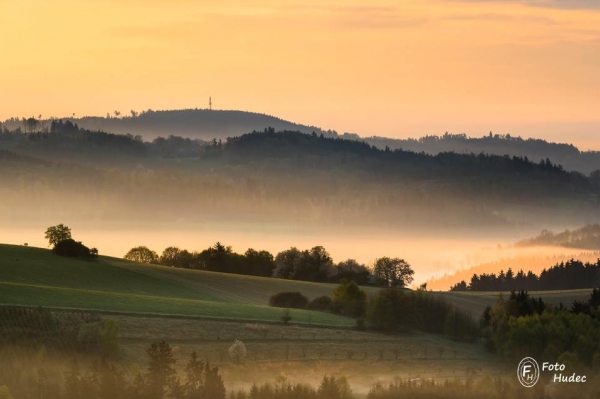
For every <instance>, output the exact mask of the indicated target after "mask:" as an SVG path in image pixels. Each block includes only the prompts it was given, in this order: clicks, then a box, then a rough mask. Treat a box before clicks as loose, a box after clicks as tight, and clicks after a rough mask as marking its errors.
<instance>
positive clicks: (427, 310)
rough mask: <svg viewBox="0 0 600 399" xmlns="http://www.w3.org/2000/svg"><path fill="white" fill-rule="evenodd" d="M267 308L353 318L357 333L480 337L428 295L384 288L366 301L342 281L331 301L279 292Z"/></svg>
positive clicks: (460, 338)
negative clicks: (375, 332)
mask: <svg viewBox="0 0 600 399" xmlns="http://www.w3.org/2000/svg"><path fill="white" fill-rule="evenodd" d="M269 305H270V306H275V307H281V308H295V309H308V310H317V311H329V312H333V313H337V314H341V315H344V316H349V317H354V318H356V327H357V328H359V329H362V328H364V327H365V325H368V327H370V328H372V329H374V330H378V331H385V332H403V331H411V330H419V331H426V332H431V333H436V334H443V335H445V336H447V337H449V338H451V339H453V340H455V341H465V342H473V341H474V340H475V339H476V338H477V337H478V336H479V333H480V331H479V326H478V324H477V323H476V322H475V321H474V320H473V319H472V318H471V316H470V315H467V314H465V313H463V312H461V311H459V310H458V309H456V308H455V307H454V306H452V305H451V304H449V303H447V302H445V300H444V299H443V298H441V297H437V296H434V295H433V294H431V293H428V292H425V291H406V290H402V289H399V288H385V289H381V290H380V291H379V292H378V293H377V294H375V295H373V296H371V297H370V298H369V299H367V295H366V293H365V292H364V291H363V290H362V289H360V287H358V285H357V284H356V283H355V282H353V281H347V280H342V282H341V283H340V285H339V286H338V287H337V288H336V289H335V290H334V291H333V293H332V294H331V297H327V296H320V297H317V298H315V299H313V300H312V301H309V299H308V298H307V297H306V296H304V295H302V294H301V293H300V292H280V293H278V294H275V295H273V296H272V297H271V298H270V299H269ZM282 320H283V319H282ZM287 321H289V320H287ZM287 321H286V322H287Z"/></svg>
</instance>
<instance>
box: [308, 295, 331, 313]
mask: <svg viewBox="0 0 600 399" xmlns="http://www.w3.org/2000/svg"><path fill="white" fill-rule="evenodd" d="M307 308H308V309H310V310H321V311H325V310H329V309H330V308H331V298H330V297H328V296H325V295H323V296H318V297H316V298H315V299H313V300H312V301H310V302H309V303H308V306H307Z"/></svg>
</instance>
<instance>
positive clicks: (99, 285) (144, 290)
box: [0, 245, 354, 326]
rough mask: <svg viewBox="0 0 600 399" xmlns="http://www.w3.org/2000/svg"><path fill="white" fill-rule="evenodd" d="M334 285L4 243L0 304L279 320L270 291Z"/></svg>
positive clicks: (325, 291) (313, 319)
mask: <svg viewBox="0 0 600 399" xmlns="http://www.w3.org/2000/svg"><path fill="white" fill-rule="evenodd" d="M334 287H335V286H334V285H332V284H319V283H308V282H299V281H289V280H279V279H269V278H262V277H252V276H241V275H234V274H224V273H213V272H204V271H196V270H183V269H175V268H170V267H163V266H149V265H141V264H136V263H133V262H129V261H125V260H122V259H115V258H108V257H101V258H100V259H99V260H98V261H97V262H86V261H81V260H76V259H70V258H64V257H60V256H57V255H54V254H53V253H52V252H50V251H48V250H45V249H40V248H30V247H21V246H12V245H0V303H2V304H17V305H29V306H38V305H41V306H47V307H59V308H74V309H93V310H105V311H119V312H134V313H156V314H171V315H188V316H200V317H217V318H224V319H227V318H229V319H243V320H264V321H278V320H279V318H280V316H281V309H277V308H271V307H268V306H267V303H268V299H269V297H270V296H271V295H273V294H274V293H277V292H281V291H300V292H302V293H303V294H304V295H306V296H308V297H309V298H310V299H312V298H315V297H317V296H320V295H330V294H331V291H332V290H333V288H334ZM292 321H293V322H298V323H308V322H310V323H312V324H323V325H338V326H351V325H353V324H354V321H353V320H352V319H349V318H346V317H341V316H337V315H333V314H328V313H321V312H308V311H302V310H293V311H292Z"/></svg>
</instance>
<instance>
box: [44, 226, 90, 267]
mask: <svg viewBox="0 0 600 399" xmlns="http://www.w3.org/2000/svg"><path fill="white" fill-rule="evenodd" d="M46 239H47V240H48V242H49V244H50V245H52V246H53V248H52V252H54V253H55V254H57V255H61V256H68V257H71V258H79V259H85V260H94V259H96V258H97V257H98V249H96V248H88V247H86V246H85V245H83V244H82V243H81V241H75V240H74V239H73V237H72V236H71V229H70V228H69V227H68V226H65V225H64V224H58V225H56V226H50V227H48V229H46Z"/></svg>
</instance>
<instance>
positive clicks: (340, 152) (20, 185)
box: [0, 121, 600, 228]
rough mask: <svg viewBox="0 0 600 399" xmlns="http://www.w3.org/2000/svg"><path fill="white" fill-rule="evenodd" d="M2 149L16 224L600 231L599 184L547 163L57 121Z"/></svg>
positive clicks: (272, 134) (269, 134)
mask: <svg viewBox="0 0 600 399" xmlns="http://www.w3.org/2000/svg"><path fill="white" fill-rule="evenodd" d="M0 148H5V149H8V151H9V152H6V153H5V155H4V157H3V160H0V162H2V163H3V165H2V167H1V168H0V175H1V176H2V179H3V183H4V184H3V186H2V187H1V188H0V194H2V195H3V196H4V201H5V204H7V207H6V208H4V210H5V213H7V216H9V217H25V218H39V217H41V215H52V214H55V213H56V212H60V214H61V215H71V214H72V215H74V217H75V216H84V215H88V216H89V215H94V217H95V218H101V219H111V220H112V219H115V220H120V221H124V220H147V219H148V218H149V217H151V218H152V219H153V220H157V219H160V220H177V219H185V220H206V218H209V219H211V220H219V221H223V220H229V221H235V222H239V221H264V222H270V221H276V222H277V223H288V222H300V223H305V224H308V225H315V224H316V225H318V226H329V225H336V226H341V225H354V226H378V227H382V226H385V227H389V228H398V227H400V226H404V228H408V227H409V226H411V227H417V226H418V227H419V228H422V227H432V226H438V227H440V226H444V227H445V228H454V227H456V226H471V227H483V226H497V225H505V226H506V225H514V224H526V225H535V226H540V227H545V226H547V225H548V220H549V219H550V220H552V221H555V222H557V223H563V224H566V221H567V220H568V221H570V223H581V222H582V221H583V220H584V219H587V220H589V219H590V218H591V219H592V221H596V220H595V219H594V215H598V212H597V210H598V206H599V202H598V193H599V191H600V184H599V183H600V182H598V181H596V180H594V179H593V178H589V177H586V176H584V175H582V174H579V173H576V172H567V171H565V170H564V169H563V168H562V166H560V165H557V164H555V163H553V162H552V161H551V160H549V159H546V160H544V161H541V162H539V163H536V162H531V161H529V160H527V159H525V158H520V157H508V156H496V155H485V154H457V153H441V154H437V155H427V154H424V153H415V152H410V151H404V150H393V151H392V150H389V149H388V150H380V149H377V148H375V147H373V146H370V145H368V144H366V143H363V142H358V141H355V140H347V139H341V138H326V137H325V136H324V135H322V134H317V133H315V134H303V133H301V132H292V131H283V132H276V131H275V129H274V128H269V129H265V130H264V131H262V132H253V133H249V134H245V135H242V136H238V137H234V138H230V139H227V140H225V141H223V140H217V139H213V140H211V141H210V142H201V141H194V140H190V139H184V138H180V137H174V136H170V137H167V138H157V139H155V140H153V141H152V142H143V141H142V140H141V139H140V138H139V137H135V136H130V135H129V136H128V135H114V134H110V133H105V132H92V131H89V130H86V129H81V128H80V127H78V126H77V125H73V124H72V123H70V122H68V121H67V122H61V121H56V122H55V123H54V124H52V125H51V126H50V131H49V132H48V133H44V132H32V133H27V134H24V133H15V132H8V133H6V132H5V133H2V135H1V136H0ZM24 155H27V156H28V157H29V158H27V159H28V161H27V162H25V161H22V162H21V164H20V165H19V166H18V167H10V165H11V164H13V165H14V162H15V161H14V160H12V161H10V160H9V159H8V158H10V157H13V158H15V157H17V158H18V157H21V156H24ZM4 158H6V159H4ZM30 192H35V195H24V194H25V193H30ZM9 204H11V205H9ZM11 206H12V208H11ZM9 209H10V212H8V210H9ZM0 212H2V209H0ZM20 213H21V214H20ZM542 222H543V224H541V223H542Z"/></svg>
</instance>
